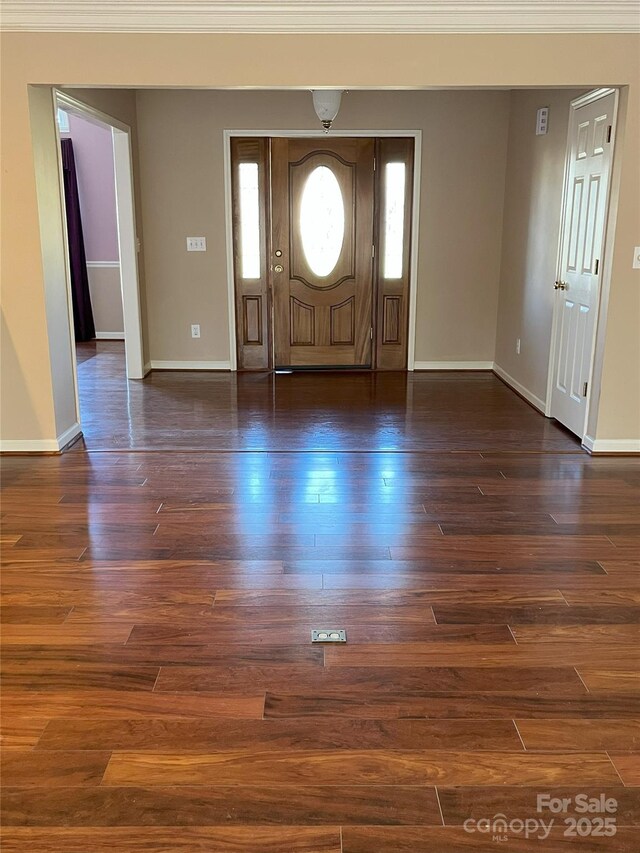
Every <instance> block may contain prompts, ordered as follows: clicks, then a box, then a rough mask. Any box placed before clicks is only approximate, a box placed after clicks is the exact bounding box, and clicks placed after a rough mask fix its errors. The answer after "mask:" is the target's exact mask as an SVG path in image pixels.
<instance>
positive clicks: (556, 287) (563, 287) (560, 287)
mask: <svg viewBox="0 0 640 853" xmlns="http://www.w3.org/2000/svg"><path fill="white" fill-rule="evenodd" d="M553 289H554V290H568V289H569V285H568V284H567V282H566V281H556V283H555V284H554V285H553Z"/></svg>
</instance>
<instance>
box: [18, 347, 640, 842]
mask: <svg viewBox="0 0 640 853" xmlns="http://www.w3.org/2000/svg"><path fill="white" fill-rule="evenodd" d="M99 358H100V357H96V358H93V359H92V358H90V359H88V360H87V361H85V362H84V364H83V365H82V366H81V369H82V368H86V366H87V365H90V364H91V362H92V361H93V362H95V365H94V367H93V373H92V374H91V376H92V379H91V381H89V380H88V379H87V376H86V374H85V376H84V378H83V385H82V391H83V401H82V402H83V415H84V416H85V423H88V424H90V426H89V429H88V438H87V444H88V445H89V447H92V446H93V447H94V448H95V449H94V450H91V451H87V450H86V449H84V448H83V447H76V448H74V449H73V450H71V451H70V452H68V453H66V454H64V455H63V456H61V457H40V458H33V457H6V458H5V459H4V460H3V503H2V543H3V561H4V569H3V585H2V611H1V612H2V620H3V625H2V639H3V659H2V667H3V679H4V691H3V708H2V711H3V719H2V734H3V739H4V749H3V756H2V761H3V766H2V777H3V784H4V792H3V803H2V808H3V812H2V822H3V827H4V830H3V831H4V844H3V851H5V853H7V851H11V853H13V852H14V851H30V853H39V851H41V853H45V851H47V853H52V851H55V853H80V851H82V853H107V851H116V853H130V851H152V853H159V851H166V853H169V851H184V853H187V851H189V852H190V851H202V853H204V851H206V853H232V851H233V853H460V852H461V851H484V850H486V851H489V850H491V851H494V850H496V849H500V850H508V851H510V853H521V851H522V853H526V851H529V850H531V851H533V850H540V851H542V850H544V851H550V853H558V851H560V853H562V851H565V853H566V851H569V850H576V853H592V851H602V850H606V851H615V853H636V851H637V850H638V837H639V834H640V828H639V826H638V824H640V759H639V754H640V708H639V706H638V694H639V687H640V679H639V677H638V672H639V662H640V661H639V646H638V639H639V630H638V622H639V618H638V617H639V615H640V574H639V572H640V553H639V549H638V543H639V541H640V517H639V513H638V506H639V501H638V499H639V497H640V464H639V463H638V460H634V459H624V458H591V457H589V456H588V455H586V454H584V453H582V452H581V451H580V450H579V448H578V447H577V446H576V445H575V443H573V441H572V439H570V438H568V437H567V435H566V433H564V432H562V431H561V430H559V429H558V428H556V427H554V426H553V424H550V423H548V422H546V421H545V420H544V419H543V418H542V417H541V416H539V415H537V414H536V413H535V412H534V411H533V410H531V409H530V408H529V407H528V406H526V404H524V403H522V401H521V400H519V399H518V398H517V397H515V396H514V395H512V394H511V393H510V392H509V391H508V390H507V389H506V388H504V386H502V385H501V384H500V383H498V382H497V380H494V379H492V378H491V377H489V376H486V377H476V376H473V377H469V376H466V375H461V376H454V377H449V378H447V377H444V376H439V377H428V376H426V377H415V378H414V379H413V380H409V381H405V379H404V378H403V377H385V378H384V380H382V379H375V378H374V379H371V378H370V377H363V382H365V381H366V382H367V383H368V385H367V386H366V387H367V388H369V391H367V392H366V393H365V391H364V390H363V391H362V393H361V395H360V396H358V393H357V388H358V387H360V388H364V387H365V386H364V385H363V386H359V385H358V382H359V381H360V377H352V378H351V379H349V377H335V378H332V377H329V376H324V375H323V376H313V377H306V378H305V377H282V380H283V382H287V381H288V382H289V385H288V386H286V388H287V390H286V391H285V392H283V394H281V393H280V391H279V390H278V393H277V394H276V393H275V392H274V389H276V390H277V389H278V387H279V386H278V383H279V382H280V378H278V379H277V380H268V379H266V378H257V377H249V378H247V379H246V382H245V379H244V378H239V379H238V380H237V382H232V381H231V380H230V379H229V378H228V377H218V376H215V375H212V376H209V377H207V378H201V377H195V378H193V377H186V376H182V377H180V376H166V377H165V376H154V377H153V379H152V380H151V383H150V384H148V383H144V384H136V385H135V388H134V389H133V390H132V391H131V396H132V397H134V396H135V397H136V400H135V405H133V404H132V403H131V400H130V404H131V405H130V407H129V412H131V414H127V413H125V411H124V409H125V408H126V404H125V399H126V398H125V394H124V392H123V393H122V394H121V395H120V396H116V395H115V394H114V393H112V388H113V387H114V386H112V384H111V383H110V382H106V383H105V385H104V387H101V386H100V382H99V374H100V371H101V370H102V369H103V368H101V367H100V364H99ZM104 371H105V373H106V374H108V368H106V367H105V368H104ZM181 380H182V382H183V387H182V388H181ZM113 382H114V384H115V382H116V380H115V379H114V380H113ZM314 382H315V383H318V391H317V394H315V395H314V392H313V384H314ZM394 382H395V383H397V387H396V386H395V385H394ZM341 383H343V384H341ZM282 387H283V388H284V387H285V386H284V385H283V386H282ZM345 387H346V388H351V389H352V390H351V391H349V393H348V394H346V395H345V394H343V392H342V389H343V388H345ZM90 388H93V389H94V390H96V391H97V390H100V393H99V394H96V396H95V398H94V402H93V406H94V409H95V411H94V413H93V414H90V413H89V406H88V396H87V393H88V391H89V389H90ZM223 388H226V389H227V392H229V389H231V388H235V391H234V393H233V394H231V393H230V392H229V393H227V397H226V398H225V397H224V394H223V393H222V391H221V390H220V389H223ZM332 388H333V397H331V393H332V392H331V389H332ZM238 389H242V392H238ZM245 390H246V394H245V393H244V391H245ZM216 393H217V396H216ZM367 394H368V395H369V396H368V398H367ZM314 396H315V398H316V399H317V401H318V409H317V410H314V407H313V400H314ZM223 399H226V409H225V406H224V405H223V402H222V400H223ZM232 399H233V403H234V404H235V403H236V402H237V404H238V406H239V407H240V408H239V410H238V412H237V415H236V414H234V412H233V406H232V405H230V401H231V400H232ZM367 399H368V400H369V403H368V405H367V404H366V400H367ZM167 400H172V401H173V403H172V406H170V407H169V408H168V409H167V407H166V401H167ZM465 400H467V401H468V409H467V410H466V411H465V409H464V401H465ZM163 401H164V402H163ZM320 403H322V407H321V406H320ZM325 405H326V406H327V408H326V409H325V408H324V406H325ZM287 407H288V409H287ZM441 407H444V408H441ZM225 411H226V418H227V420H228V421H229V422H230V423H229V425H228V428H227V429H226V431H225V429H224V426H223V422H224V419H225ZM328 412H329V414H328ZM189 414H190V418H189V417H188V416H189ZM234 417H235V421H233V422H232V419H233V418H234ZM184 418H186V421H185V420H184ZM179 420H180V421H181V422H182V423H184V424H185V425H186V426H187V427H188V428H190V429H191V430H192V431H191V433H190V436H189V435H187V436H184V435H181V434H180V432H179V430H178V426H179V422H178V421H179ZM101 421H102V422H101ZM319 423H320V425H321V426H322V430H321V431H319V430H320V427H319ZM492 423H493V424H494V427H495V428H494V429H493V430H492V429H491V424H492ZM332 424H335V426H336V431H335V433H333V432H332V430H331V425H332ZM403 424H404V427H403ZM171 430H175V431H176V434H175V435H172V434H171ZM376 431H377V432H376ZM374 433H375V434H374ZM447 436H450V439H449V440H450V442H451V446H452V447H453V448H455V450H452V451H447V450H446V441H447ZM189 437H191V439H192V440H193V448H191V449H189V447H188V442H189ZM164 442H169V444H170V445H171V444H174V443H175V444H176V445H182V444H183V443H184V444H185V445H186V446H185V447H184V448H183V449H182V450H178V449H173V450H171V449H170V448H168V447H164V448H163V443H164ZM206 442H211V444H212V449H211V451H212V452H204V451H203V450H202V449H201V448H202V446H203V445H204V444H205V443H206ZM254 442H255V443H256V445H260V446H268V445H270V444H273V452H250V451H247V452H215V451H216V450H218V449H219V448H224V449H225V450H227V451H228V450H230V449H236V450H237V448H241V447H251V446H253V443H254ZM325 442H326V443H327V447H325ZM465 442H468V444H467V445H466V448H465ZM501 442H502V443H503V444H504V450H501V448H500V444H501ZM289 443H291V445H292V446H291V447H288V444H289ZM129 444H130V445H131V447H132V448H136V447H140V446H148V447H150V448H155V452H143V451H140V450H135V449H129V448H128V445H129ZM316 445H317V446H322V447H323V448H324V450H321V451H318V452H309V451H301V450H300V448H301V447H305V446H309V447H314V446H316ZM99 447H102V448H103V450H104V452H100V451H99V450H98V448H99ZM108 448H112V449H111V450H110V451H109V449H108ZM113 448H119V449H113ZM362 448H371V450H370V452H352V451H354V450H356V449H362ZM396 448H397V449H400V450H404V451H406V452H394V450H395V449H396ZM531 450H533V451H536V452H527V451H531ZM552 450H556V451H557V452H551V451H552ZM543 451H544V452H543ZM315 627H336V628H345V629H346V630H347V633H348V643H347V644H346V645H345V646H332V647H326V648H325V647H319V646H315V645H311V643H310V632H311V629H312V628H315ZM539 793H541V794H552V795H554V796H558V797H564V798H573V797H575V796H576V795H577V794H584V793H586V794H588V795H590V796H593V797H599V796H600V795H601V794H604V795H605V796H606V797H607V798H614V799H615V800H616V803H617V805H616V811H615V813H614V814H613V816H615V818H616V820H617V834H616V835H615V836H614V837H599V836H597V835H595V836H594V835H589V836H584V837H581V836H577V837H575V838H572V837H565V835H564V833H565V830H566V829H567V827H566V826H565V823H564V820H565V819H566V818H567V817H572V816H575V817H580V816H581V815H579V814H576V813H575V812H574V810H573V805H571V806H570V807H569V811H568V812H567V814H559V815H558V814H555V815H552V814H550V813H549V812H543V813H541V814H539V813H538V812H537V811H536V797H537V795H538V794H539ZM498 813H501V814H504V815H506V817H507V820H508V821H513V820H516V821H517V820H527V819H529V820H531V819H537V818H540V817H542V818H543V819H544V820H545V822H546V823H548V820H549V818H550V817H554V818H555V825H554V827H553V828H552V830H551V833H550V836H549V837H548V838H546V839H545V840H539V839H538V837H537V836H532V837H531V838H530V839H529V840H528V841H527V840H525V839H524V838H523V837H522V834H519V832H518V825H517V824H516V826H515V829H510V830H509V832H508V836H509V837H508V841H506V842H503V843H496V841H495V839H494V838H493V837H492V834H491V833H489V834H487V833H481V832H477V831H476V832H473V833H472V832H468V831H466V830H465V822H466V821H469V820H472V821H477V820H481V819H483V818H488V819H491V818H493V816H494V815H496V814H498ZM600 816H602V817H605V816H606V817H611V816H612V815H611V814H610V813H604V814H602V815H600ZM588 817H589V818H590V819H591V818H594V817H598V815H597V814H596V815H594V814H589V815H588ZM473 826H474V827H475V826H476V824H475V823H474V824H473ZM467 827H469V824H467ZM584 827H585V825H584V824H583V825H582V829H583V830H584ZM594 828H595V829H596V830H598V825H597V824H593V825H591V824H590V825H589V826H588V827H587V829H589V830H590V831H592V830H593V829H594ZM600 831H603V830H602V826H600Z"/></svg>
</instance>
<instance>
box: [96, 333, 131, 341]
mask: <svg viewBox="0 0 640 853" xmlns="http://www.w3.org/2000/svg"><path fill="white" fill-rule="evenodd" d="M96 340H97V341H123V340H124V332H96Z"/></svg>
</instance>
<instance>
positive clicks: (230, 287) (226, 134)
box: [223, 129, 422, 371]
mask: <svg viewBox="0 0 640 853" xmlns="http://www.w3.org/2000/svg"><path fill="white" fill-rule="evenodd" d="M237 136H239V137H245V138H247V137H252V136H259V137H271V138H277V139H281V138H285V139H296V138H300V137H302V138H306V139H331V138H332V137H335V138H340V137H343V138H347V137H361V138H371V137H373V138H374V139H375V138H378V139H381V138H384V137H391V138H393V137H396V138H409V139H413V141H414V142H413V196H412V206H411V251H410V256H409V257H410V265H411V269H410V271H409V328H408V333H407V334H408V339H407V370H409V371H412V370H413V369H414V365H415V348H416V301H417V290H418V242H419V241H418V233H419V232H418V229H419V227H420V185H421V167H422V131H421V130H388V129H387V130H345V131H342V130H340V131H339V130H333V131H332V132H331V133H330V134H327V133H325V132H324V131H320V130H255V129H254V130H229V129H225V130H223V155H224V156H223V160H224V218H225V243H226V250H227V302H228V311H229V318H228V319H229V363H230V368H231V370H232V371H235V370H237V369H238V356H237V341H236V308H235V306H236V289H235V278H234V269H233V206H232V192H231V168H232V163H231V140H232V139H233V138H234V137H237Z"/></svg>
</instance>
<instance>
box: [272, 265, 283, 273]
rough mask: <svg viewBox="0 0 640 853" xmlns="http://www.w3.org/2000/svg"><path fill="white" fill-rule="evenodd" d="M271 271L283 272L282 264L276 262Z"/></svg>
mask: <svg viewBox="0 0 640 853" xmlns="http://www.w3.org/2000/svg"><path fill="white" fill-rule="evenodd" d="M273 271H274V272H284V267H283V266H282V264H276V265H275V267H274V268H273Z"/></svg>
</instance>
